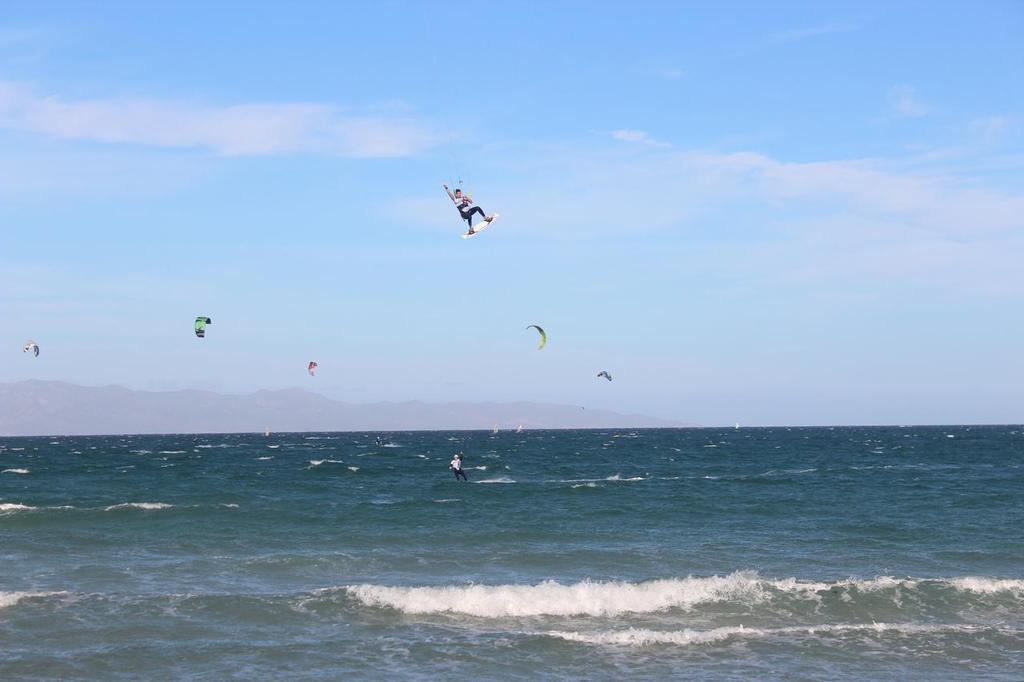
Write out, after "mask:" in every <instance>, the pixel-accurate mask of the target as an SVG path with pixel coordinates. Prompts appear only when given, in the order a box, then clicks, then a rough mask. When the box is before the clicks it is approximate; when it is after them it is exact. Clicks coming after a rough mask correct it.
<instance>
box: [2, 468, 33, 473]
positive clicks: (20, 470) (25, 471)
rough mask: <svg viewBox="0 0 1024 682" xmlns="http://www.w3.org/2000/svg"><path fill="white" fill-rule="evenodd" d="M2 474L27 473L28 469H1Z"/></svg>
mask: <svg viewBox="0 0 1024 682" xmlns="http://www.w3.org/2000/svg"><path fill="white" fill-rule="evenodd" d="M0 473H2V474H27V473H28V469H4V470H3V471H0Z"/></svg>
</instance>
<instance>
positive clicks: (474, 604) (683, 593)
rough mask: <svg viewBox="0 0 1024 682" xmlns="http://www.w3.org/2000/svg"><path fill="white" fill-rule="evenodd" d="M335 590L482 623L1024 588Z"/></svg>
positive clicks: (739, 576)
mask: <svg viewBox="0 0 1024 682" xmlns="http://www.w3.org/2000/svg"><path fill="white" fill-rule="evenodd" d="M341 589H343V590H345V591H346V592H347V593H348V594H350V595H351V596H353V597H354V598H355V599H357V600H358V601H359V602H361V603H362V604H364V605H366V606H372V607H382V608H391V609H395V610H398V611H401V612H403V613H410V614H430V613H452V614H463V615H469V616H477V617H481V618H507V617H529V616H616V615H619V614H630V613H632V614H637V613H657V612H662V611H667V610H670V609H683V610H686V609H691V608H693V607H694V606H696V605H698V604H710V603H715V602H728V603H732V604H740V605H743V606H746V607H752V606H756V605H758V604H766V603H769V602H772V601H774V600H794V599H796V600H809V601H812V602H815V605H817V604H820V603H821V602H822V600H823V599H825V598H828V599H832V600H834V601H835V603H840V604H841V603H848V602H851V601H853V600H855V599H856V598H857V597H859V596H860V595H862V594H871V593H884V592H887V593H886V594H883V596H885V597H887V598H889V599H890V600H891V601H892V602H894V603H896V604H897V605H899V602H900V600H901V599H902V598H904V597H905V596H906V593H907V592H913V591H915V590H924V591H925V592H928V594H925V595H920V596H922V597H928V596H934V597H935V604H936V605H941V603H943V602H945V601H946V599H945V598H944V595H943V594H942V593H944V592H945V593H949V592H951V593H954V594H955V593H960V594H975V595H977V594H983V595H999V596H1006V597H1009V598H1010V599H1012V600H1014V601H1017V600H1021V599H1024V580H1017V579H999V578H982V577H964V578H953V579H923V578H906V579H900V578H892V577H888V576H883V577H878V578H872V579H869V580H856V579H852V578H851V579H848V580H843V581H837V582H815V581H804V580H798V579H796V578H783V579H766V578H762V577H761V576H759V575H758V574H757V573H755V572H752V571H743V572H737V573H732V574H729V575H725V576H709V577H693V576H691V577H687V578H668V579H659V580H650V581H646V582H639V583H630V582H593V581H583V582H578V583H572V584H562V583H558V582H554V581H545V582H542V583H540V584H536V585H449V586H442V587H394V586H385V585H350V586H346V587H343V588H341ZM936 591H937V592H936ZM933 593H934V594H933ZM790 606H793V605H792V604H790Z"/></svg>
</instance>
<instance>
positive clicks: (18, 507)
mask: <svg viewBox="0 0 1024 682" xmlns="http://www.w3.org/2000/svg"><path fill="white" fill-rule="evenodd" d="M33 509H38V507H30V506H29V505H27V504H18V503H17V502H0V512H19V511H31V510H33Z"/></svg>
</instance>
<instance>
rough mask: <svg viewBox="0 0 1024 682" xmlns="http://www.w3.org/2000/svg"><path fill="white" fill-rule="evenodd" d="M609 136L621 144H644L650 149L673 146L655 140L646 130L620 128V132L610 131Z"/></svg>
mask: <svg viewBox="0 0 1024 682" xmlns="http://www.w3.org/2000/svg"><path fill="white" fill-rule="evenodd" d="M608 134H609V135H611V136H612V139H615V140H618V141H619V142H632V143H634V144H642V145H646V146H648V147H668V146H671V145H669V144H668V143H666V142H660V141H658V140H655V139H654V138H652V137H651V136H650V134H648V133H647V131H646V130H633V129H630V128H620V129H619V130H612V131H609V133H608Z"/></svg>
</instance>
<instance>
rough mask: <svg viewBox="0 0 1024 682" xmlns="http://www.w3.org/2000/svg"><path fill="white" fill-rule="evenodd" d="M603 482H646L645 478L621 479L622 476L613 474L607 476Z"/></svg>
mask: <svg viewBox="0 0 1024 682" xmlns="http://www.w3.org/2000/svg"><path fill="white" fill-rule="evenodd" d="M604 480H606V481H646V480H647V478H645V477H644V476H632V477H630V478H623V477H622V474H613V475H611V476H609V477H608V478H606V479H604Z"/></svg>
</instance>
